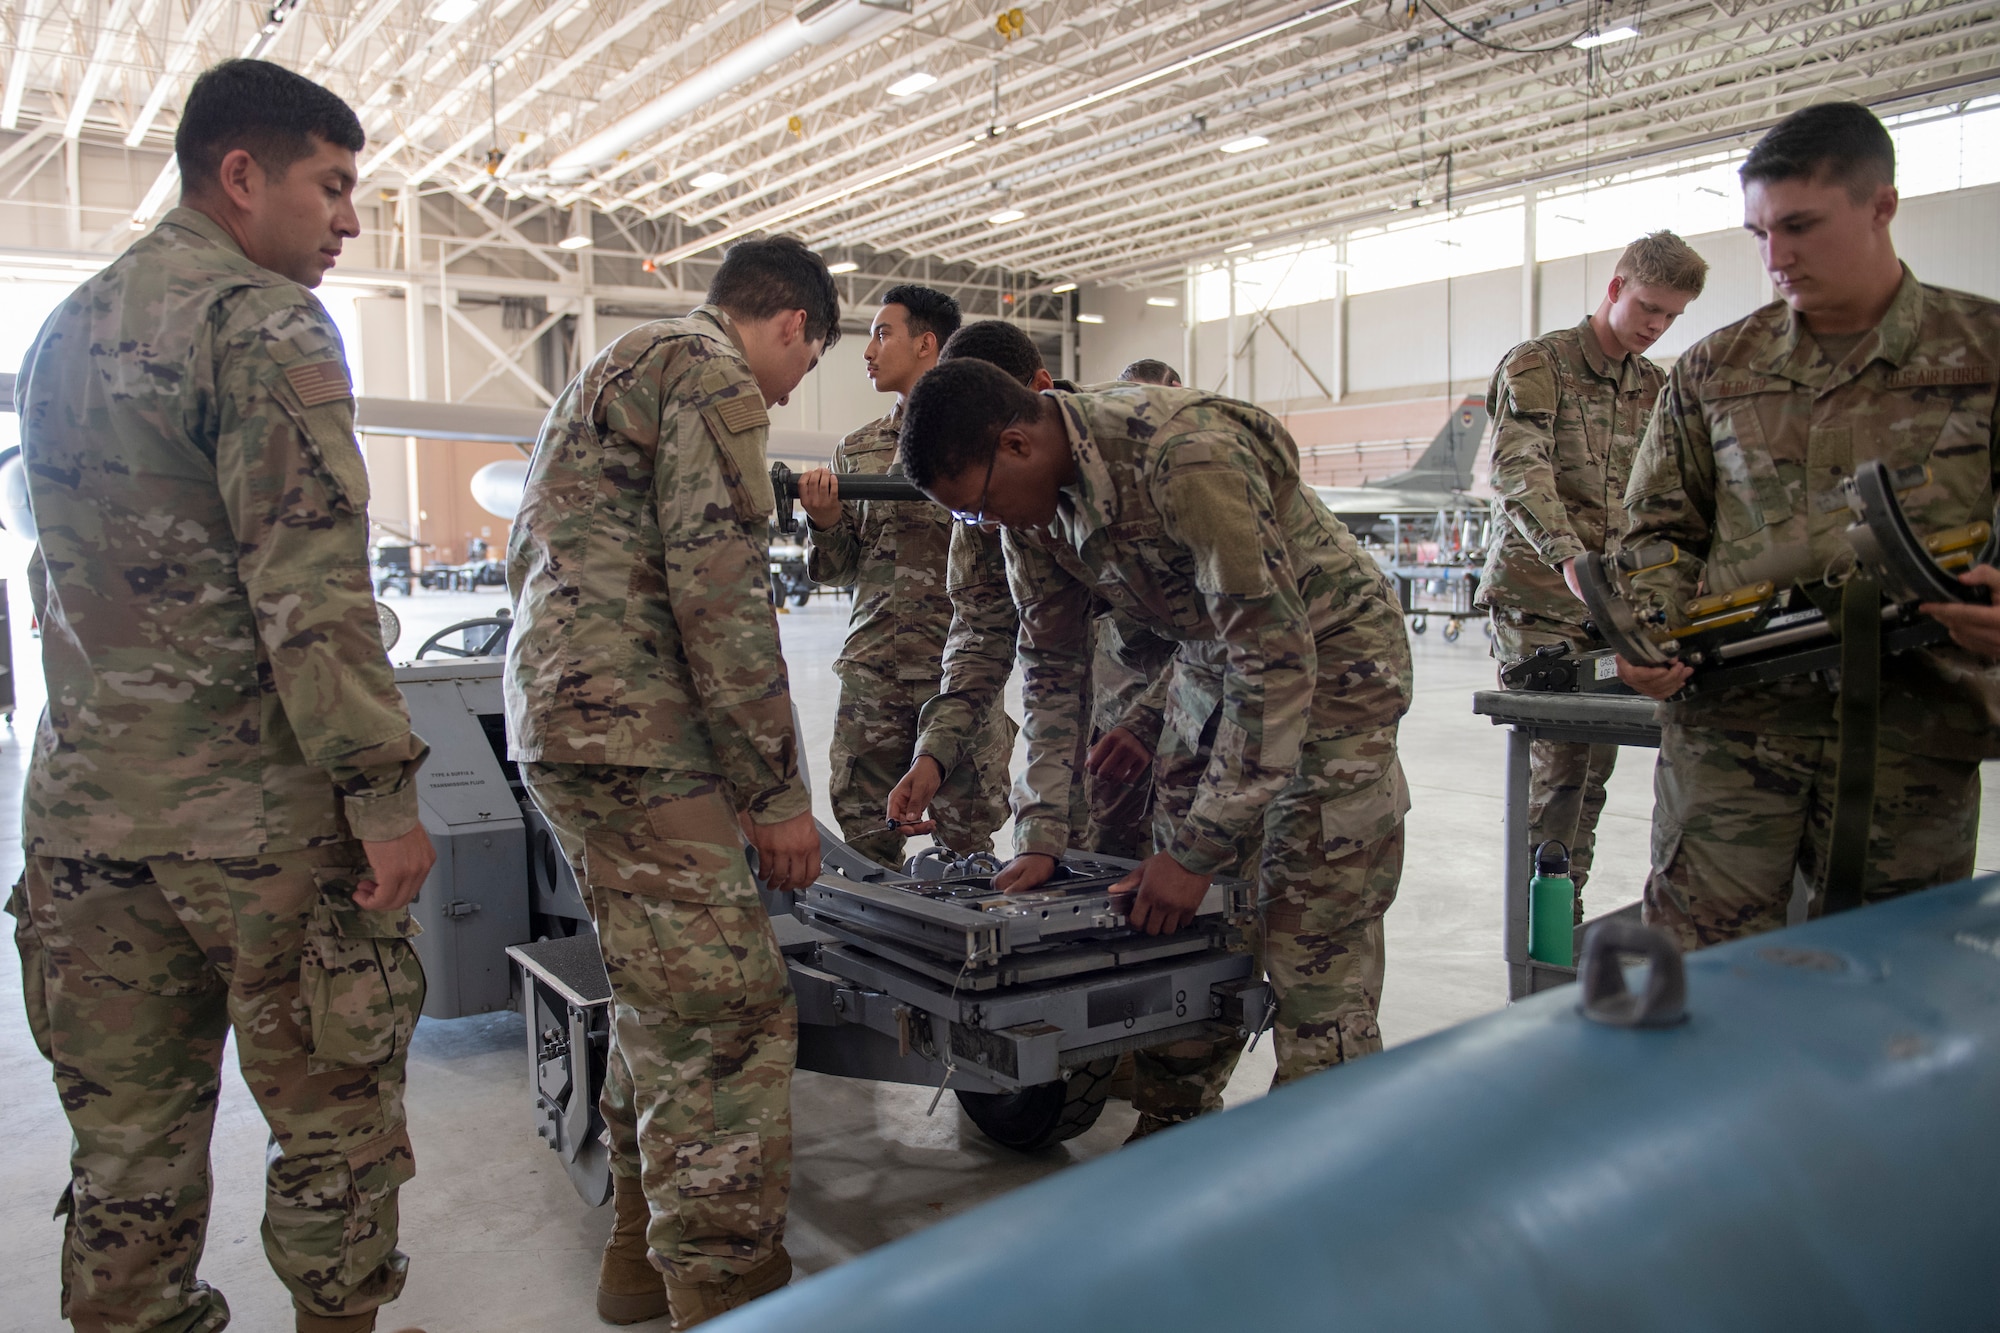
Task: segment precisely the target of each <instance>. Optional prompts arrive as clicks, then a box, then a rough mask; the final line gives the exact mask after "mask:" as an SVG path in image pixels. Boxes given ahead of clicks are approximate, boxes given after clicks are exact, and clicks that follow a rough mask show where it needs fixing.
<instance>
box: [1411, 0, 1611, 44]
mask: <svg viewBox="0 0 2000 1333" xmlns="http://www.w3.org/2000/svg"><path fill="white" fill-rule="evenodd" d="M1423 6H1424V8H1425V9H1428V10H1429V11H1430V12H1431V17H1432V18H1434V19H1436V20H1437V21H1438V22H1440V23H1442V24H1444V26H1445V27H1447V28H1450V29H1451V30H1452V31H1453V32H1455V33H1457V34H1458V35H1459V36H1461V37H1463V38H1465V40H1466V41H1468V42H1476V43H1477V44H1479V45H1480V46H1483V47H1485V48H1487V49H1488V50H1490V51H1505V52H1506V53H1507V54H1508V55H1514V56H1545V55H1548V54H1549V53H1550V52H1552V51H1560V50H1562V49H1563V48H1564V47H1565V46H1569V45H1571V44H1573V43H1574V42H1575V41H1576V37H1581V36H1583V35H1584V34H1585V33H1588V32H1589V31H1590V29H1589V28H1585V29H1584V30H1583V32H1579V33H1578V34H1577V35H1576V37H1565V38H1563V39H1562V40H1561V41H1559V42H1557V43H1556V44H1555V45H1553V46H1507V45H1505V44H1503V43H1501V42H1492V41H1488V40H1487V39H1486V38H1484V37H1481V36H1480V35H1479V34H1477V33H1473V32H1467V31H1466V30H1465V29H1464V28H1461V27H1459V26H1458V25H1457V24H1456V23H1453V22H1452V21H1451V20H1450V19H1449V18H1447V17H1446V16H1445V13H1444V11H1443V10H1441V9H1439V8H1438V7H1437V6H1436V5H1434V4H1432V3H1431V0H1423Z"/></svg>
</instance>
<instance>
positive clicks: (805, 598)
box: [792, 584, 813, 606]
mask: <svg viewBox="0 0 2000 1333" xmlns="http://www.w3.org/2000/svg"><path fill="white" fill-rule="evenodd" d="M812 595H813V590H812V585H811V584H807V585H806V586H805V587H803V588H800V589H799V590H798V591H796V592H794V593H793V594H792V605H793V606H804V605H805V604H806V603H807V602H810V601H811V600H812Z"/></svg>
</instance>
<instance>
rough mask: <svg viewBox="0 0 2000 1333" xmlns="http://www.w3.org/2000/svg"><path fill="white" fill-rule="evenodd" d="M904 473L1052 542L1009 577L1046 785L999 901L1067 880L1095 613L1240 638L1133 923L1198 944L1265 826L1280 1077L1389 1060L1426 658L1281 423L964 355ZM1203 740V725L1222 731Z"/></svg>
mask: <svg viewBox="0 0 2000 1333" xmlns="http://www.w3.org/2000/svg"><path fill="white" fill-rule="evenodd" d="M981 455H986V456H985V457H982V456H981ZM902 457H903V461H904V465H905V467H906V469H907V470H908V472H909V474H910V476H911V478H912V479H913V480H914V481H916V482H917V484H918V485H919V486H922V487H923V488H924V489H925V490H926V491H927V492H928V493H929V494H931V495H932V496H933V497H934V498H936V499H938V500H939V502H940V503H944V504H947V505H952V506H954V507H961V506H962V512H966V513H967V514H968V517H972V516H977V517H980V518H983V519H985V520H987V521H990V522H995V523H999V524H1001V525H1003V526H1005V527H1008V528H1011V529H1024V528H1036V527H1045V528H1046V533H1047V540H1045V541H1039V542H1037V543H1036V544H1035V545H1033V546H1032V547H1030V546H1027V545H1026V544H1024V545H1023V547H1022V548H1021V554H1022V558H1021V559H1020V560H1018V561H1014V560H1011V559H1010V563H1009V568H1008V575H1009V579H1010V582H1011V585H1012V590H1013V595H1014V600H1015V604H1016V606H1017V607H1018V608H1019V610H1020V616H1021V638H1020V652H1021V658H1022V664H1023V667H1024V669H1025V673H1026V681H1025V685H1024V688H1023V698H1024V703H1025V708H1026V723H1025V731H1026V733H1027V737H1028V767H1027V771H1026V773H1025V774H1024V775H1023V777H1022V779H1021V781H1020V783H1019V784H1018V789H1017V790H1018V795H1019V799H1018V803H1017V808H1016V812H1015V816H1016V824H1015V845H1016V847H1017V848H1019V849H1020V851H1021V856H1020V857H1018V858H1017V860H1016V861H1015V863H1014V864H1013V865H1011V866H1010V867H1009V873H1008V874H1007V875H1003V876H1002V887H1027V886H1028V885H1030V884H1032V883H1035V882H1039V880H1040V879H1041V878H1044V877H1046V874H1047V873H1048V867H1049V865H1051V864H1052V862H1048V861H1044V860H1043V859H1042V858H1053V857H1055V856H1057V855H1059V854H1060V852H1061V851H1062V849H1063V847H1064V846H1065V844H1066V843H1067V841H1068V823H1069V809H1070V803H1069V793H1070V790H1071V787H1072V786H1073V784H1074V782H1075V778H1076V774H1075V770H1074V762H1073V758H1072V756H1073V754H1074V750H1075V744H1076V737H1077V735H1078V733H1079V731H1080V730H1081V729H1082V728H1083V727H1084V726H1085V725H1086V724H1087V718H1086V717H1085V715H1084V707H1085V705H1084V699H1083V697H1082V692H1081V686H1082V678H1083V676H1084V674H1085V672H1086V671H1087V669H1088V666H1089V654H1088V636H1087V631H1086V629H1085V628H1084V627H1085V625H1086V624H1087V619H1086V616H1085V614H1084V612H1085V610H1086V608H1087V607H1088V605H1089V601H1090V598H1091V597H1092V596H1093V595H1096V596H1102V597H1103V598H1104V599H1105V600H1107V601H1108V602H1110V603H1111V605H1112V607H1113V609H1114V610H1116V611H1118V612H1120V613H1122V614H1123V615H1125V616H1126V617H1127V618H1128V619H1132V620H1134V621H1141V622H1143V623H1145V624H1147V625H1148V626H1149V627H1151V628H1153V629H1154V632H1156V633H1160V634H1164V635H1170V636H1172V637H1174V638H1175V639H1177V640H1180V641H1181V642H1183V643H1187V642H1196V643H1200V642H1215V643H1220V644H1224V645H1226V647H1225V648H1224V649H1222V650H1220V651H1223V652H1224V653H1225V654H1226V666H1225V668H1224V671H1223V683H1222V690H1221V696H1220V700H1219V706H1218V708H1217V710H1215V716H1214V720H1213V727H1214V732H1215V734H1214V736H1213V738H1211V740H1210V742H1209V749H1210V754H1211V758H1210V760H1209V763H1208V764H1207V766H1206V768H1205V770H1204V771H1203V772H1202V773H1201V774H1200V777H1199V785H1198V787H1197V788H1196V790H1195V791H1194V792H1193V793H1192V795H1190V796H1188V797H1187V799H1186V806H1185V813H1184V814H1182V815H1180V817H1179V819H1178V822H1177V823H1176V824H1175V825H1174V826H1173V827H1172V828H1171V829H1169V830H1165V831H1167V832H1170V834H1171V836H1170V837H1167V838H1166V839H1164V840H1163V847H1164V850H1163V851H1161V852H1159V853H1156V854H1155V855H1154V856H1153V857H1151V858H1149V859H1148V860H1147V861H1146V862H1144V863H1143V864H1142V866H1141V868H1140V870H1138V871H1135V872H1134V874H1133V876H1132V882H1133V883H1134V885H1135V886H1136V890H1137V892H1136V898H1135V902H1134V905H1133V909H1132V919H1133V921H1134V923H1135V924H1136V925H1137V926H1139V927H1140V928H1142V929H1149V930H1151V931H1154V932H1158V931H1161V930H1174V929H1178V928H1179V927H1180V926H1181V925H1182V924H1184V923H1185V921H1186V920H1187V919H1188V917H1189V915H1190V914H1191V913H1192V911H1193V909H1194V907H1195V906H1196V905H1198V903H1199V901H1200V898H1201V895H1202V893H1203V892H1205V891H1206V888H1207V885H1208V882H1209V880H1210V878H1211V877H1212V876H1213V875H1214V874H1215V873H1217V872H1218V871H1220V870H1222V869H1223V868H1225V867H1227V866H1228V865H1229V864H1230V863H1231V862H1232V860H1233V859H1234V858H1235V857H1236V856H1237V855H1238V854H1239V852H1240V849H1241V848H1242V847H1243V846H1244V844H1245V843H1246V842H1247V841H1248V840H1251V839H1254V838H1256V837H1257V836H1258V835H1259V833H1261V834H1262V838H1263V848H1262V852H1261V855H1260V859H1259V864H1258V868H1257V880H1258V885H1259V898H1260V903H1259V918H1260V927H1259V931H1258V934H1259V952H1260V955H1261V957H1262V959H1263V962H1264V966H1265V969H1266V971H1267V972H1268V974H1269V975H1270V977H1271V979H1272V982H1273V986H1274V989H1275V990H1276V992H1277V995H1278V1016H1277V1023H1276V1042H1277V1049H1278V1072H1277V1081H1278V1082H1286V1081H1290V1080H1292V1079H1296V1078H1299V1077H1302V1076H1304V1075H1305V1074H1308V1073H1311V1072H1313V1071H1314V1070H1317V1069H1323V1068H1326V1067H1328V1066H1330V1065H1333V1064H1337V1063H1340V1062H1341V1061H1342V1060H1345V1059H1351V1058H1354V1057H1355V1056H1358V1055H1362V1054H1365V1053H1367V1052H1369V1051H1373V1050H1378V1049H1380V1046H1381V1034H1380V1030H1379V1028H1378V1027H1377V1026H1376V1020H1375V1008H1376V1004H1377V1003H1378V1001H1379V999H1380V987H1381V968H1382V933H1381V932H1382V926H1381V917H1382V913H1383V912H1384V911H1385V910H1386V909H1387V908H1388V906H1389V904H1390V902H1391V901H1393V900H1394V897H1395V891H1396V883H1397V880H1398V878H1399V875H1400V871H1401V865H1402V845H1403V844H1402V820H1403V814H1404V812H1405V811H1406V810H1407V809H1408V806H1409V796H1408V790H1407V787H1406V785H1405V783H1404V781H1403V775H1402V769H1401V766H1400V765H1399V764H1398V763H1397V760H1396V751H1395V731H1396V723H1397V719H1399V718H1400V717H1401V716H1402V714H1403V713H1404V712H1405V711H1406V710H1407V708H1408V705H1409V696H1410V659H1409V643H1408V639H1407V637H1406V634H1405V631H1404V629H1403V624H1402V618H1401V615H1400V614H1399V612H1398V609H1397V604H1396V599H1395V597H1394V595H1393V593H1392V591H1391V590H1390V588H1389V586H1388V584H1387V582H1386V581H1385V579H1384V578H1383V576H1382V574H1381V571H1380V570H1379V569H1378V568H1377V567H1376V566H1375V565H1374V563H1373V562H1372V561H1370V560H1368V559H1367V557H1366V556H1365V555H1364V554H1363V553H1362V552H1361V550H1360V548H1359V547H1358V546H1356V544H1355V543H1354V540H1353V538H1352V537H1351V536H1350V535H1349V534H1348V532H1347V530H1346V529H1345V528H1344V527H1342V526H1341V524H1340V522H1339V520H1338V519H1336V518H1334V517H1333V515H1332V514H1331V513H1329V512H1328V511H1327V509H1326V507H1325V506H1324V505H1323V504H1321V503H1320V501H1319V500H1318V498H1317V497H1316V496H1314V495H1313V494H1312V492H1311V491H1310V490H1309V489H1307V488H1305V487H1303V486H1301V485H1300V482H1299V475H1298V453H1297V449H1296V447H1295V446H1294V445H1293V443H1292V440H1291V437H1290V436H1289V435H1288V434H1287V433H1286V432H1285V429H1284V427H1283V426H1282V425H1281V424H1280V423H1279V422H1278V421H1277V420H1276V419H1275V418H1274V417H1271V416H1270V415H1269V414H1268V413H1265V412H1263V411H1261V410H1259V409H1257V408H1255V407H1252V406H1250V405H1249V404H1246V403H1240V402H1236V401H1234V400H1231V399H1226V398H1221V397H1217V396H1215V395H1211V394H1205V393H1200V392H1198V391H1193V390H1186V389H1162V388H1153V387H1150V386H1139V385H1133V386H1119V387H1117V388H1109V389H1104V390H1098V391H1091V392H1081V393H1060V392H1058V393H1050V394H1043V395H1039V396H1037V395H1033V394H1029V393H1028V392H1027V391H1026V390H1025V389H1023V388H1021V386H1019V385H1018V384H1016V383H1015V382H1014V381H1012V380H1010V379H1009V378H1008V377H1007V376H1006V375H1005V374H1004V373H1003V372H1001V371H999V370H998V369H996V368H994V367H992V366H989V365H987V364H985V363H982V362H978V361H971V360H967V361H961V362H952V363H948V364H946V365H942V366H940V367H939V368H938V369H937V370H935V371H933V372H932V373H931V374H930V375H928V376H926V377H925V378H924V380H923V381H921V382H920V383H919V384H918V386H917V389H916V391H915V393H914V394H913V395H912V398H911V402H910V406H909V415H908V419H907V421H906V423H905V427H904V432H903V444H902ZM989 461H990V462H991V464H992V466H991V468H990V469H989V467H988V463H989ZM989 471H990V478H989V479H988V480H989V484H985V485H982V478H983V477H988V474H989ZM982 495H984V496H985V497H986V498H985V500H984V501H982V500H981V499H980V497H981V496H982ZM974 510H977V511H978V513H977V514H976V515H974V514H973V513H972V512H971V511H974ZM1011 554H1012V553H1011V552H1010V556H1011ZM1191 712H1192V710H1190V713H1191ZM1209 722H1210V718H1209V716H1208V715H1207V714H1203V716H1202V723H1203V730H1204V731H1205V730H1207V729H1208V725H1209ZM1161 799H1162V800H1163V801H1164V800H1166V799H1167V797H1166V794H1165V792H1164V791H1162V793H1161Z"/></svg>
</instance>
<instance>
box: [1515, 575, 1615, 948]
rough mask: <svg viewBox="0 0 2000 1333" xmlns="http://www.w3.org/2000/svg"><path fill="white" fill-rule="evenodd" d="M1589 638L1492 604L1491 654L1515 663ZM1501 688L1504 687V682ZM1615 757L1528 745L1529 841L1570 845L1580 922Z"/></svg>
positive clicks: (1605, 749) (1603, 748)
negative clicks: (1537, 652) (1553, 646)
mask: <svg viewBox="0 0 2000 1333" xmlns="http://www.w3.org/2000/svg"><path fill="white" fill-rule="evenodd" d="M1589 642H1590V639H1589V637H1588V636H1587V635H1585V634H1584V632H1583V630H1582V628H1581V627H1580V626H1577V625H1569V624H1565V623H1563V622H1562V621H1560V620H1549V619H1546V618H1544V617H1542V616H1538V615H1534V614H1533V613H1531V612H1527V611H1522V610H1519V609H1517V608H1514V607H1508V606H1496V607H1494V608H1493V655H1494V656H1495V657H1497V658H1498V659H1500V662H1501V663H1502V664H1503V665H1506V664H1509V663H1513V662H1518V661H1520V660H1521V659H1522V658H1524V657H1527V656H1529V655H1530V654H1531V653H1533V652H1534V651H1535V649H1537V648H1540V647H1541V646H1542V645H1544V644H1549V643H1567V644H1569V645H1570V646H1571V647H1572V648H1582V647H1583V646H1584V645H1585V644H1587V643H1589ZM1503 688H1504V687H1503ZM1617 762H1618V747H1617V746H1615V745H1583V744H1579V743H1577V742H1575V741H1535V742H1532V743H1531V744H1530V745H1529V747H1528V846H1529V848H1530V849H1532V848H1536V847H1539V846H1541V845H1542V844H1543V843H1545V842H1547V841H1548V840H1549V839H1551V838H1553V839H1555V840H1556V841H1557V842H1560V843H1561V844H1563V846H1565V847H1567V848H1569V877H1570V878H1571V879H1572V880H1574V881H1575V883H1576V920H1577V924H1578V925H1581V924H1583V886H1584V883H1585V882H1586V881H1587V880H1589V878H1590V866H1591V854H1592V852H1593V851H1594V849H1595V847H1596V844H1597V818H1598V816H1599V815H1601V814H1602V813H1603V812H1604V799H1605V793H1604V784H1605V782H1606V781H1607V780H1609V778H1610V777H1611V770H1612V768H1613V766H1614V765H1616V764H1617Z"/></svg>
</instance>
